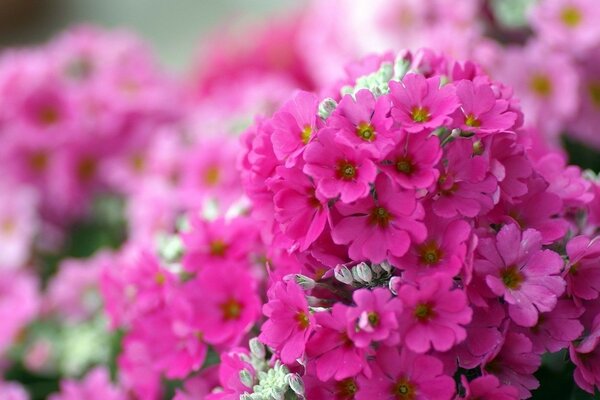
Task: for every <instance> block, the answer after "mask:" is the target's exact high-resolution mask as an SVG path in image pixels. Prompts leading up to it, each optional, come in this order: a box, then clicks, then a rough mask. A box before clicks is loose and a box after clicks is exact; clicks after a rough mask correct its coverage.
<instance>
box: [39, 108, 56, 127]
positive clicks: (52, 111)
mask: <svg viewBox="0 0 600 400" xmlns="http://www.w3.org/2000/svg"><path fill="white" fill-rule="evenodd" d="M59 119H60V113H59V112H58V109H57V108H56V107H54V106H53V105H47V106H45V107H42V108H41V109H40V110H39V112H38V120H39V121H40V123H41V124H42V125H46V126H49V125H54V124H55V123H57V122H58V120H59Z"/></svg>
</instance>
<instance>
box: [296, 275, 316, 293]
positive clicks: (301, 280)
mask: <svg viewBox="0 0 600 400" xmlns="http://www.w3.org/2000/svg"><path fill="white" fill-rule="evenodd" d="M294 280H295V281H296V283H297V284H298V285H300V287H301V288H302V289H304V290H311V289H313V288H314V287H315V285H316V283H315V281H314V279H312V278H309V277H308V276H306V275H302V274H296V275H295V276H294Z"/></svg>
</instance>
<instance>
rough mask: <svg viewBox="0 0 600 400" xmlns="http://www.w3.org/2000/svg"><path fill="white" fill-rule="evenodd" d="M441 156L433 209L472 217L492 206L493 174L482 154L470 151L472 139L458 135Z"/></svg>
mask: <svg viewBox="0 0 600 400" xmlns="http://www.w3.org/2000/svg"><path fill="white" fill-rule="evenodd" d="M447 147H448V150H447V151H446V154H445V158H444V159H443V160H442V166H441V168H440V171H441V173H440V177H439V179H438V188H437V192H438V193H437V197H436V198H435V199H434V202H433V211H434V212H435V213H436V214H437V215H439V216H441V217H444V218H450V217H454V216H455V215H457V214H460V215H463V216H465V217H475V216H477V215H479V214H482V213H485V212H487V211H489V210H491V209H492V207H493V206H494V199H493V194H494V192H495V191H496V189H497V186H498V185H497V181H496V178H495V177H494V176H493V175H492V174H490V173H489V172H488V171H489V164H488V162H487V160H486V159H485V158H484V157H482V156H477V155H474V154H473V142H472V141H471V140H469V139H458V140H455V141H454V142H452V143H450V144H449V145H448V146H447Z"/></svg>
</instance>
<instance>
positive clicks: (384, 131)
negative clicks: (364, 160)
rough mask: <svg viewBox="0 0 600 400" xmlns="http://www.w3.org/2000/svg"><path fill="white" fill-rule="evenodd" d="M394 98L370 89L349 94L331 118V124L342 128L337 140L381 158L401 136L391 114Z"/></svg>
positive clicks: (329, 119)
mask: <svg viewBox="0 0 600 400" xmlns="http://www.w3.org/2000/svg"><path fill="white" fill-rule="evenodd" d="M389 111H390V99H389V97H388V96H385V95H384V96H379V97H378V98H377V99H376V98H375V97H374V96H373V94H372V93H371V92H370V91H369V90H366V89H362V90H359V91H358V92H357V93H356V94H355V95H354V97H353V96H352V95H349V94H348V95H346V96H344V97H343V98H342V100H341V101H340V103H339V104H338V106H337V108H336V110H335V111H334V112H333V114H331V116H330V117H329V118H328V119H327V126H330V127H332V128H335V129H336V130H338V135H337V136H336V140H337V141H340V142H344V143H346V144H348V145H350V146H354V147H356V148H357V149H359V150H364V151H365V152H367V153H368V154H369V155H370V156H371V157H373V158H375V159H380V158H381V157H382V156H383V155H384V154H385V152H386V151H387V149H389V148H390V147H392V146H393V145H394V144H395V143H396V142H397V139H398V136H399V135H398V133H399V132H397V131H395V130H393V129H392V123H393V120H392V119H391V118H390V117H389Z"/></svg>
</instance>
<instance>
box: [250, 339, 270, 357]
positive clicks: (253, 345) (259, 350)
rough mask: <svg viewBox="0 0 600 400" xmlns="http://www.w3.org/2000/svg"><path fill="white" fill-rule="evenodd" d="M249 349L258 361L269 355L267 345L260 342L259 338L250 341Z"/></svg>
mask: <svg viewBox="0 0 600 400" xmlns="http://www.w3.org/2000/svg"><path fill="white" fill-rule="evenodd" d="M248 347H250V353H252V355H253V356H254V357H256V358H258V359H263V358H265V355H266V354H267V352H266V350H265V345H264V344H262V343H261V342H259V341H258V338H255V337H254V338H252V339H250V341H249V342H248Z"/></svg>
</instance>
